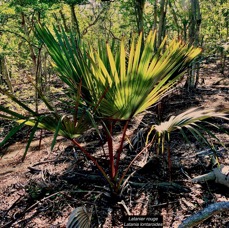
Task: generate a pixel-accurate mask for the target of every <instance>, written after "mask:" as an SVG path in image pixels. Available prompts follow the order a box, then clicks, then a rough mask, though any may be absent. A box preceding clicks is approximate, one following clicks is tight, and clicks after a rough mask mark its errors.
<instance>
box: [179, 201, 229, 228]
mask: <svg viewBox="0 0 229 228" xmlns="http://www.w3.org/2000/svg"><path fill="white" fill-rule="evenodd" d="M223 211H229V202H218V203H214V204H211V205H209V206H208V207H206V208H205V209H203V210H202V211H199V212H198V213H196V214H194V215H192V216H190V217H188V218H187V219H185V220H184V221H183V222H182V223H181V224H180V225H179V227H178V228H188V227H193V226H197V225H198V224H200V223H202V222H203V221H205V220H206V219H208V218H210V217H211V216H212V215H214V214H217V213H220V212H223Z"/></svg>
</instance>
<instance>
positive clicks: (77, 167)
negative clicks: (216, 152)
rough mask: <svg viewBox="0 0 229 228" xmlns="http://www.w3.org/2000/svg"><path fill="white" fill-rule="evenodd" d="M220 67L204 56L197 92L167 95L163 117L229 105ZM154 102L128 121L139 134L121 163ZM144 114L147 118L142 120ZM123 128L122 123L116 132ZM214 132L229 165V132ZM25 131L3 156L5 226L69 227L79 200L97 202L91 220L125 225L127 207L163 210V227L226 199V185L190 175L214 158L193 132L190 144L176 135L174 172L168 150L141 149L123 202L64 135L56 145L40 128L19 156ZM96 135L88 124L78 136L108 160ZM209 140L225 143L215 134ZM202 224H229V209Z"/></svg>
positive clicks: (228, 80) (0, 178)
mask: <svg viewBox="0 0 229 228" xmlns="http://www.w3.org/2000/svg"><path fill="white" fill-rule="evenodd" d="M219 71H220V67H219V65H217V64H215V63H214V64H213V63H208V64H203V65H202V68H201V74H200V77H201V82H202V83H201V84H200V85H198V89H197V90H196V91H195V93H187V92H186V93H184V92H183V91H182V89H180V90H178V91H176V92H174V94H173V95H170V97H169V98H167V99H164V101H163V102H162V103H163V104H162V107H163V108H162V116H161V118H162V119H167V118H168V117H169V116H171V115H174V114H178V113H179V112H181V111H183V110H186V109H188V108H191V107H197V106H201V107H205V108H213V107H214V108H217V109H218V110H222V109H224V108H227V109H229V77H228V75H229V71H228V69H227V75H224V76H223V75H222V74H221V73H220V72H219ZM155 110H156V109H154V108H153V109H152V110H149V111H148V112H147V113H145V114H144V115H141V116H140V117H138V118H136V119H135V120H134V121H133V122H132V123H131V124H130V129H133V130H134V133H133V136H135V140H134V141H132V145H131V146H130V145H127V146H126V147H125V150H124V157H125V159H123V160H122V162H121V167H123V169H125V167H126V166H127V165H128V164H129V162H130V161H131V158H133V157H134V156H135V155H136V153H137V152H138V151H140V150H141V148H142V147H143V146H144V143H145V135H144V128H145V126H149V125H150V124H152V123H153V119H155V116H156V114H155ZM139 118H142V122H143V123H144V124H140V125H139V124H138V123H139ZM0 122H1V123H0V132H1V131H2V133H3V134H6V133H7V132H6V131H7V127H6V126H5V125H4V124H6V123H5V122H4V121H0ZM217 123H218V124H221V125H222V126H223V127H225V128H226V129H227V131H228V129H229V126H228V123H226V122H224V121H222V120H217ZM25 132H26V130H25ZM118 133H119V132H118V128H117V138H118V137H119V135H118ZM214 134H215V135H216V136H217V137H218V138H219V139H220V140H221V141H222V142H223V143H224V144H225V146H226V148H227V150H224V152H222V154H221V156H219V162H220V164H224V165H229V136H228V135H227V134H225V133H224V132H222V131H216V130H214ZM26 138H27V137H26V133H24V132H22V133H21V134H20V135H17V138H15V140H14V142H13V143H11V145H8V146H7V147H5V148H2V151H3V149H4V154H5V155H4V156H3V157H2V158H1V160H0V196H1V197H0V227H33V228H36V227H39V228H42V227H44V228H46V227H53V228H54V227H56V228H57V227H66V223H67V221H68V217H69V215H70V213H71V212H72V211H73V210H74V209H75V208H76V207H80V206H85V207H86V208H87V210H92V221H91V227H105V228H106V227H123V222H124V215H127V212H128V213H130V214H131V215H148V216H159V215H160V216H162V217H163V227H178V225H179V224H180V223H181V222H182V221H183V220H184V219H185V218H187V217H189V216H191V215H193V214H194V213H196V212H198V211H200V210H202V209H203V208H205V207H206V206H208V205H209V204H212V203H214V202H221V201H229V189H228V188H227V187H225V186H222V185H219V184H216V183H214V182H205V183H192V182H191V181H190V180H191V178H193V177H196V176H198V175H201V174H204V173H207V172H209V171H211V170H212V164H211V159H210V158H201V157H198V156H197V154H196V153H197V152H199V151H202V150H206V149H208V148H207V147H206V148H203V147H201V145H199V144H198V143H197V142H196V141H195V140H194V139H192V137H191V139H190V141H191V145H189V144H187V143H186V142H185V141H184V140H183V139H182V137H181V135H180V134H178V133H175V134H174V135H172V144H171V159H172V170H171V172H169V170H168V165H167V162H166V153H165V154H164V155H158V156H157V155H156V153H155V148H151V149H149V150H148V151H146V152H145V153H143V154H142V156H141V157H139V159H138V160H137V161H136V162H135V163H134V165H133V167H132V169H131V171H134V170H137V171H136V173H135V174H134V175H133V176H132V177H131V178H130V182H129V184H128V185H126V188H125V190H124V191H123V195H122V198H121V199H120V202H122V203H123V204H120V202H119V203H114V202H113V201H112V200H111V198H110V197H109V192H108V191H107V187H106V182H105V181H103V179H102V177H99V173H98V171H97V170H96V169H95V167H94V166H93V165H92V164H91V162H89V161H87V160H86V159H85V158H84V157H83V156H82V155H81V154H80V152H79V150H78V149H77V148H73V146H72V145H71V144H70V143H69V142H68V141H66V140H65V139H62V138H61V137H60V138H58V141H57V144H56V146H55V148H54V150H53V151H52V152H51V151H50V146H51V143H52V136H51V135H49V134H46V133H43V138H42V141H41V145H40V146H39V134H38V135H37V138H36V139H35V140H34V141H33V142H32V145H31V148H30V150H29V152H28V154H27V156H26V159H25V161H24V162H21V158H22V156H23V154H24V149H25V146H26V140H25V139H26ZM96 139H97V137H96V136H95V134H94V132H93V131H89V132H87V133H86V134H85V135H84V136H83V137H81V138H80V139H79V140H80V142H81V143H82V145H84V146H86V147H87V149H89V150H90V151H91V152H92V153H94V155H95V156H97V157H98V159H99V161H100V163H101V164H102V165H104V166H106V165H107V161H106V160H105V159H102V158H99V156H100V155H102V154H103V153H101V151H102V150H101V149H100V147H99V145H98V142H97V140H96ZM212 142H213V143H214V145H215V146H216V147H217V146H219V147H220V145H219V144H217V141H215V140H213V141H212ZM78 152H79V153H78ZM146 160H150V161H149V163H147V164H146ZM170 177H171V180H170ZM143 183H145V184H143ZM176 184H177V185H176ZM123 205H124V206H123ZM197 227H229V212H228V211H227V212H226V211H224V212H220V213H218V214H216V215H213V216H211V217H210V218H209V219H207V220H206V221H204V222H203V223H202V224H200V225H198V226H197Z"/></svg>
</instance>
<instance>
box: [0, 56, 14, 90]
mask: <svg viewBox="0 0 229 228" xmlns="http://www.w3.org/2000/svg"><path fill="white" fill-rule="evenodd" d="M3 83H5V84H6V85H7V87H8V88H9V90H10V92H11V93H13V92H14V90H13V86H12V83H11V78H10V73H9V71H8V67H7V63H6V57H5V56H0V84H3Z"/></svg>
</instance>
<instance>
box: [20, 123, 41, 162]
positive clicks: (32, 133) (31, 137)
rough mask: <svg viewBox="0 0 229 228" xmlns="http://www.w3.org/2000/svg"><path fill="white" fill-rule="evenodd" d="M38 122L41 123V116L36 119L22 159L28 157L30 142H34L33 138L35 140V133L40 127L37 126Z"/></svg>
mask: <svg viewBox="0 0 229 228" xmlns="http://www.w3.org/2000/svg"><path fill="white" fill-rule="evenodd" d="M38 123H39V118H38V120H37V121H36V123H35V125H34V127H33V128H32V131H31V133H30V136H29V140H28V143H27V145H26V148H25V152H24V154H23V156H22V161H24V160H25V157H26V155H27V152H28V150H29V147H30V144H31V142H32V140H33V137H34V134H35V132H36V131H37V129H38V127H37V126H38Z"/></svg>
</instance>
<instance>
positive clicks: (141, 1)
mask: <svg viewBox="0 0 229 228" xmlns="http://www.w3.org/2000/svg"><path fill="white" fill-rule="evenodd" d="M144 7H145V0H136V1H135V13H136V21H137V27H138V32H139V33H140V32H143V30H144V18H143V15H144Z"/></svg>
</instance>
